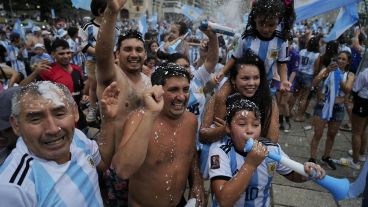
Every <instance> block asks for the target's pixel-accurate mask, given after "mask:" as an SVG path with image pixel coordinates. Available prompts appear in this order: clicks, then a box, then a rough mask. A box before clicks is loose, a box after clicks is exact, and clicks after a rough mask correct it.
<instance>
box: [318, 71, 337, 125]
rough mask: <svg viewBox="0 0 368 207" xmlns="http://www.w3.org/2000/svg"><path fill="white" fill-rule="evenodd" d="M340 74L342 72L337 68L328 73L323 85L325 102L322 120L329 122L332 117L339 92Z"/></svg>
mask: <svg viewBox="0 0 368 207" xmlns="http://www.w3.org/2000/svg"><path fill="white" fill-rule="evenodd" d="M341 74H342V71H341V70H340V69H339V68H338V69H336V70H335V71H333V72H330V74H329V75H328V77H327V78H326V80H325V82H324V84H323V92H324V94H325V97H326V102H325V104H324V106H323V108H322V119H323V120H326V121H329V120H330V119H331V117H332V114H333V108H334V104H335V100H336V96H337V94H338V93H339V91H340V81H341Z"/></svg>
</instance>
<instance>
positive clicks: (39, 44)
mask: <svg viewBox="0 0 368 207" xmlns="http://www.w3.org/2000/svg"><path fill="white" fill-rule="evenodd" d="M37 48H42V49H45V45H43V44H42V43H37V44H35V46H34V47H33V49H37Z"/></svg>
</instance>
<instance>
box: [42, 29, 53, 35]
mask: <svg viewBox="0 0 368 207" xmlns="http://www.w3.org/2000/svg"><path fill="white" fill-rule="evenodd" d="M49 34H51V32H49V31H47V30H42V32H41V35H49Z"/></svg>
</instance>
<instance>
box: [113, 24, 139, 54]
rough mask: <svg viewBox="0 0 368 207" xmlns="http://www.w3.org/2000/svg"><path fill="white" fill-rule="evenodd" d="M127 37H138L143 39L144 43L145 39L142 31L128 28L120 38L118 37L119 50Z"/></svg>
mask: <svg viewBox="0 0 368 207" xmlns="http://www.w3.org/2000/svg"><path fill="white" fill-rule="evenodd" d="M126 39H137V40H139V41H141V42H142V43H143V45H144V40H143V37H142V33H140V32H139V31H138V30H132V29H130V30H128V31H126V32H124V33H122V34H121V35H120V36H119V39H118V45H117V50H118V51H119V50H120V48H121V43H122V42H123V41H124V40H126Z"/></svg>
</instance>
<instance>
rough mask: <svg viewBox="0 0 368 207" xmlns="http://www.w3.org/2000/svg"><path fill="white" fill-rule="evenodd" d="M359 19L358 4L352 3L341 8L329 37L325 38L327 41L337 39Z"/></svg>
mask: <svg viewBox="0 0 368 207" xmlns="http://www.w3.org/2000/svg"><path fill="white" fill-rule="evenodd" d="M358 20H359V16H358V4H351V5H349V6H346V7H343V8H341V9H340V12H339V15H338V16H337V18H336V21H335V25H334V27H333V28H332V30H331V31H330V33H329V34H328V35H327V37H325V38H324V40H325V41H326V42H329V41H332V40H336V39H337V38H339V37H340V35H341V34H342V33H344V32H345V31H346V30H347V29H349V28H350V27H351V26H353V25H354V24H355V23H357V22H358Z"/></svg>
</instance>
